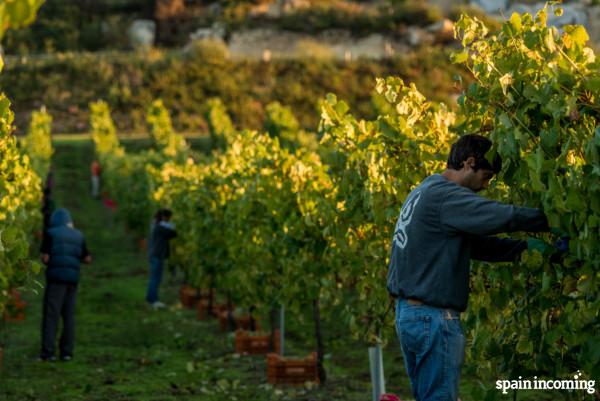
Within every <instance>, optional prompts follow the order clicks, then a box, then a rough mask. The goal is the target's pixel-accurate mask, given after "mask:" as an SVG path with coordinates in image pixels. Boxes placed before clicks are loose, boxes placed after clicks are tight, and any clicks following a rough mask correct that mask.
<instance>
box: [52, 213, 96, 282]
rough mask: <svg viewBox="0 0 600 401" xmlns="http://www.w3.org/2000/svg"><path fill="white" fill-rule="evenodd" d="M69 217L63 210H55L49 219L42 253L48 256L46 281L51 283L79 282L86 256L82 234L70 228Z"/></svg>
mask: <svg viewBox="0 0 600 401" xmlns="http://www.w3.org/2000/svg"><path fill="white" fill-rule="evenodd" d="M71 222H72V221H71V215H70V214H69V211H68V210H67V209H64V208H60V209H56V210H55V211H54V212H53V213H52V216H51V217H50V229H49V230H48V232H47V233H48V236H47V238H46V244H43V245H42V248H43V249H44V247H45V250H43V252H44V253H48V254H49V255H50V260H49V261H48V269H47V270H46V279H47V280H48V281H52V282H60V283H69V284H76V283H78V282H79V268H80V266H81V260H82V259H83V258H84V257H85V256H87V253H88V252H87V249H86V246H85V240H84V238H83V234H81V232H79V230H76V229H74V228H72V227H70V225H69V223H71Z"/></svg>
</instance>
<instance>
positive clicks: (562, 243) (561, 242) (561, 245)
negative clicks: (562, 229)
mask: <svg viewBox="0 0 600 401" xmlns="http://www.w3.org/2000/svg"><path fill="white" fill-rule="evenodd" d="M570 239H571V238H569V236H567V235H563V236H562V237H560V239H558V240H557V241H556V242H555V243H554V246H555V247H556V249H557V250H558V252H559V253H561V254H562V253H567V252H568V251H569V240H570Z"/></svg>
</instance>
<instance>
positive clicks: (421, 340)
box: [396, 316, 431, 355]
mask: <svg viewBox="0 0 600 401" xmlns="http://www.w3.org/2000/svg"><path fill="white" fill-rule="evenodd" d="M396 326H397V331H398V333H399V335H400V343H401V345H402V348H403V349H404V351H405V352H410V353H413V354H417V355H418V354H422V353H423V352H425V351H426V350H427V349H428V348H429V344H430V333H431V316H407V317H405V318H403V317H402V316H401V317H400V319H399V320H398V321H397V322H396Z"/></svg>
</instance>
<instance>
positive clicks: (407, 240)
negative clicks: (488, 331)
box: [387, 135, 549, 401]
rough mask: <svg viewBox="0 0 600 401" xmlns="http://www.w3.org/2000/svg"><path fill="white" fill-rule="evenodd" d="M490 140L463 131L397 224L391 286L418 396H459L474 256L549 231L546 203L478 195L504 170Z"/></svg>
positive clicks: (499, 252) (508, 257)
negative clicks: (463, 318)
mask: <svg viewBox="0 0 600 401" xmlns="http://www.w3.org/2000/svg"><path fill="white" fill-rule="evenodd" d="M491 147H492V143H491V141H490V140H488V139H487V138H485V137H482V136H479V135H465V136H463V137H461V138H460V139H459V140H458V141H457V142H456V143H455V144H454V145H453V146H452V149H451V151H450V156H449V158H448V164H447V169H446V170H445V171H444V172H443V173H442V174H434V175H432V176H430V177H428V178H426V179H425V180H424V181H423V182H422V183H421V184H420V185H419V186H417V187H416V188H415V189H414V190H413V191H412V192H411V193H410V194H409V195H408V197H407V198H406V200H405V201H404V204H403V205H402V209H401V211H400V216H399V218H398V221H397V224H396V229H395V232H394V238H393V241H392V251H391V258H390V265H389V270H388V282H387V287H388V291H389V292H390V293H391V294H392V295H393V296H395V297H398V302H397V307H396V328H397V332H398V335H399V338H400V344H401V348H402V353H403V355H404V363H405V367H406V370H407V373H408V376H409V378H410V382H411V386H412V391H413V395H414V396H415V398H416V399H417V400H419V401H430V400H436V401H442V400H443V401H456V400H457V398H458V385H459V378H460V371H461V368H462V364H463V359H464V350H465V338H464V335H463V332H462V328H461V324H460V312H463V311H464V310H465V309H466V308H467V300H468V297H469V273H470V260H471V259H476V260H483V261H488V262H501V261H513V260H515V259H516V258H518V257H519V256H520V255H521V253H522V252H523V251H524V250H526V249H528V248H529V249H534V248H535V249H539V248H538V247H539V246H540V242H541V241H540V240H530V241H525V240H519V239H512V238H500V237H496V236H495V235H496V234H499V233H510V232H516V231H528V232H540V231H547V230H549V228H548V223H547V220H546V216H545V215H544V213H543V212H542V211H541V210H539V209H534V208H527V207H517V206H513V205H507V204H503V203H499V202H495V201H491V200H488V199H485V198H483V197H481V196H479V195H477V194H476V193H477V192H479V191H481V190H483V189H485V188H487V187H488V185H489V182H490V179H491V178H492V177H493V176H494V174H497V173H498V172H499V171H500V169H501V165H502V161H501V159H500V156H499V155H497V154H496V155H493V156H494V157H490V156H489V155H488V152H489V150H490V149H491ZM486 156H487V157H486Z"/></svg>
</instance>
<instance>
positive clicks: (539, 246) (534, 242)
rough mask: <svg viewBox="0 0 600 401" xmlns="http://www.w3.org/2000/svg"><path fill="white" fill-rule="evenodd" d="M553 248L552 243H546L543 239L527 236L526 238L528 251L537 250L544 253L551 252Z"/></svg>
mask: <svg viewBox="0 0 600 401" xmlns="http://www.w3.org/2000/svg"><path fill="white" fill-rule="evenodd" d="M553 248H554V247H553V246H552V245H550V244H548V243H547V242H545V241H542V240H541V239H537V238H529V239H528V240H527V250H528V251H538V252H539V253H541V254H542V255H545V254H547V253H548V252H551V250H552V249H553Z"/></svg>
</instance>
